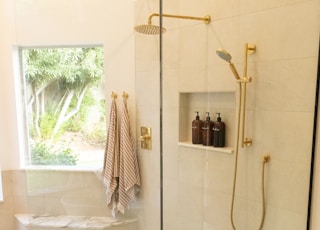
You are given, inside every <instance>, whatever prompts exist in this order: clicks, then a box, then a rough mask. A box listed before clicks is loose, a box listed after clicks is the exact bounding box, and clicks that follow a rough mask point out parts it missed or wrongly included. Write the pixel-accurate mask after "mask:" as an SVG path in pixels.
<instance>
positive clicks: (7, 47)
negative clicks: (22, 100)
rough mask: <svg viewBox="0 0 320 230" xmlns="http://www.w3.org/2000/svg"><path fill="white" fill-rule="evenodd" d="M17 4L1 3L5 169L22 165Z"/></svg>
mask: <svg viewBox="0 0 320 230" xmlns="http://www.w3.org/2000/svg"><path fill="white" fill-rule="evenodd" d="M14 25H15V15H14V8H13V2H12V1H10V0H5V1H1V2H0V33H1V34H2V35H1V38H0V53H1V54H2V55H0V69H1V70H0V71H1V72H0V75H1V76H0V92H1V97H0V98H1V99H0V107H1V113H0V127H1V128H0V146H1V150H0V162H1V166H2V169H3V170H6V169H10V168H15V167H18V165H19V157H18V154H17V153H18V139H17V117H16V108H15V93H14V92H15V89H14V80H13V79H14V78H13V61H12V60H13V56H12V47H13V45H14V44H15V43H16V36H15V26H14Z"/></svg>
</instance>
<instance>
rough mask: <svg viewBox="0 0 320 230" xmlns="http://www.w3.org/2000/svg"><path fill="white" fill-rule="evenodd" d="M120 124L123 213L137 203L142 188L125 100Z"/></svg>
mask: <svg viewBox="0 0 320 230" xmlns="http://www.w3.org/2000/svg"><path fill="white" fill-rule="evenodd" d="M121 118H122V119H121V122H120V135H119V137H120V172H119V173H120V175H119V203H118V210H119V211H120V212H121V213H124V212H125V209H127V208H128V207H129V205H130V204H131V203H132V202H133V201H135V199H136V193H137V191H138V190H139V188H140V172H139V165H138V159H137V155H136V151H135V145H134V141H133V139H132V135H131V130H130V121H129V114H128V108H127V100H126V98H124V99H123V109H122V117H121Z"/></svg>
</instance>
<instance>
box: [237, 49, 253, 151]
mask: <svg viewBox="0 0 320 230" xmlns="http://www.w3.org/2000/svg"><path fill="white" fill-rule="evenodd" d="M248 51H251V53H254V52H255V51H256V46H255V45H248V44H245V46H244V70H243V77H241V78H240V79H239V80H238V81H237V82H238V83H239V84H242V86H243V87H241V92H240V93H241V94H242V97H241V98H242V100H241V101H240V104H241V105H240V106H242V116H241V117H242V126H241V147H242V148H243V147H250V146H251V145H252V139H251V138H247V137H245V127H246V126H245V122H246V94H247V87H246V86H247V83H249V82H251V81H252V78H251V77H248V76H247V65H248V53H249V52H248Z"/></svg>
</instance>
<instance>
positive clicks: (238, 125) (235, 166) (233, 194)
mask: <svg viewBox="0 0 320 230" xmlns="http://www.w3.org/2000/svg"><path fill="white" fill-rule="evenodd" d="M239 90H240V92H239V104H238V116H237V136H236V140H237V141H236V147H235V163H234V175H233V188H232V199H231V209H230V220H231V224H232V228H233V229H234V230H236V226H235V224H234V220H233V209H234V200H235V192H236V182H237V168H238V155H239V154H238V153H239V132H240V115H241V107H242V106H241V104H242V84H241V83H239ZM244 109H245V108H244ZM269 160H270V156H269V155H266V156H264V158H263V161H262V174H261V181H262V183H261V192H262V218H261V222H260V226H259V230H262V227H263V224H264V219H265V214H266V205H265V192H264V168H265V164H266V163H267V162H269Z"/></svg>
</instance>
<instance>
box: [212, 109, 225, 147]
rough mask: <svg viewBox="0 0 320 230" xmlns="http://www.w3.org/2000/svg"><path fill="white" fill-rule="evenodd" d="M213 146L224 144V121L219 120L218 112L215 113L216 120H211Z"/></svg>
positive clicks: (222, 145)
mask: <svg viewBox="0 0 320 230" xmlns="http://www.w3.org/2000/svg"><path fill="white" fill-rule="evenodd" d="M212 130H213V140H212V141H213V146H214V147H224V146H225V130H226V127H225V123H224V122H222V121H221V117H220V113H217V121H215V122H213V128H212Z"/></svg>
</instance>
